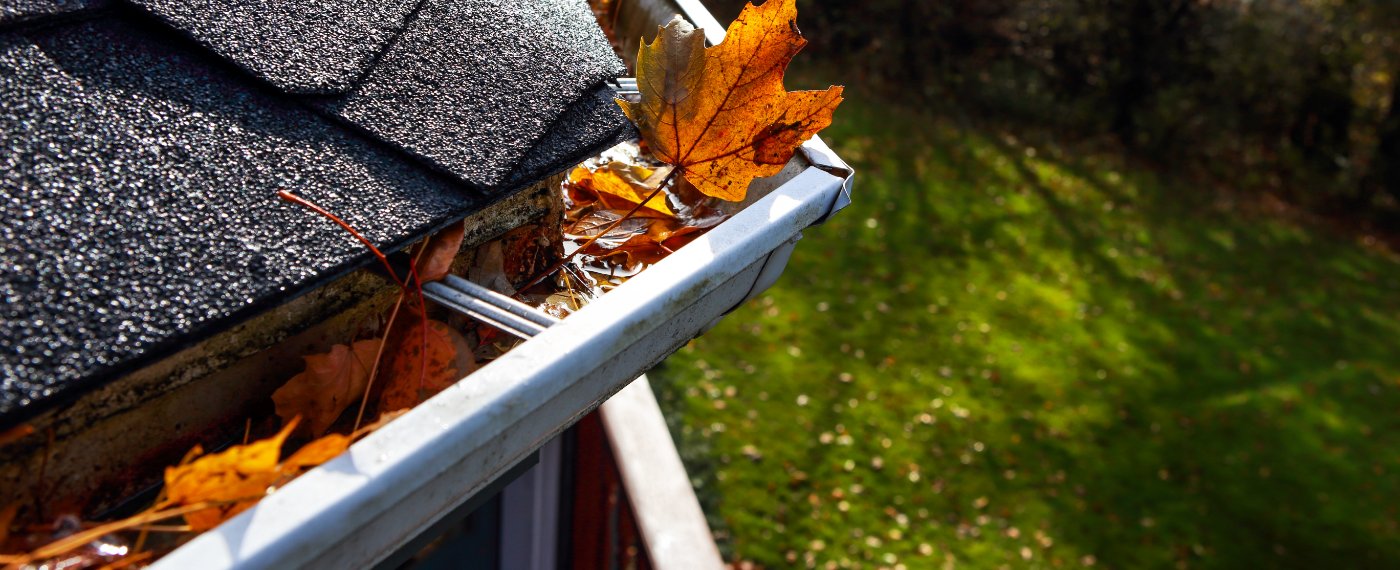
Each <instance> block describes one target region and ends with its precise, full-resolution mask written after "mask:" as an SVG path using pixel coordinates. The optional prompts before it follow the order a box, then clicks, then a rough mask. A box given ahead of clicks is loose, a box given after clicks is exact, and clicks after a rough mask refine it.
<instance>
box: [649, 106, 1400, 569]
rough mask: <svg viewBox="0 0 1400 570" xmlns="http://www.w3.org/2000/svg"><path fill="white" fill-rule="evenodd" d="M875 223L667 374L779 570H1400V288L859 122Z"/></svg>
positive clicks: (825, 238)
mask: <svg viewBox="0 0 1400 570" xmlns="http://www.w3.org/2000/svg"><path fill="white" fill-rule="evenodd" d="M824 136H825V137H826V138H827V140H828V141H829V142H830V143H831V144H832V146H833V147H835V148H836V149H837V151H838V152H839V153H840V154H841V155H842V156H843V157H845V158H846V159H847V160H849V161H850V162H851V163H852V164H853V165H854V166H855V167H856V168H857V169H858V171H859V175H858V176H859V178H858V181H857V187H856V194H855V204H854V205H853V206H852V207H850V208H849V209H848V210H846V211H844V212H842V213H841V214H840V215H839V216H837V217H836V218H835V219H833V220H832V221H831V222H830V223H828V224H827V225H825V226H822V227H818V228H813V229H812V230H810V231H809V232H807V237H806V239H804V240H803V242H802V243H801V244H800V245H799V247H798V249H797V253H796V254H795V255H794V257H793V258H792V261H791V264H790V265H789V267H788V270H787V272H786V274H785V276H784V277H783V279H782V280H781V281H780V282H779V283H778V285H777V286H776V287H774V288H773V289H772V290H771V291H769V292H768V293H766V294H765V295H763V296H762V297H761V298H760V299H759V300H757V301H756V302H754V303H751V304H750V305H748V306H746V307H744V308H743V309H741V310H739V311H738V312H736V313H734V314H733V315H731V316H730V317H729V318H728V319H726V320H725V321H724V323H723V324H722V325H721V326H719V327H718V328H716V329H715V330H713V331H711V332H709V333H708V334H706V335H705V336H704V337H702V338H700V339H699V340H697V341H695V342H693V343H691V345H690V346H688V347H686V348H685V349H683V350H682V351H681V352H679V353H677V354H676V355H675V356H674V357H672V358H671V359H669V360H668V361H667V363H666V364H665V365H664V366H662V367H661V368H660V369H658V370H657V371H655V372H654V373H653V374H652V378H653V382H655V384H656V387H657V389H658V390H659V391H660V392H661V394H662V398H663V405H664V406H665V407H666V409H667V412H668V414H669V415H670V416H671V419H672V421H673V422H674V426H673V427H674V430H675V433H676V436H677V438H678V441H679V442H680V444H681V447H682V452H683V454H684V455H685V456H686V459H687V461H688V466H689V467H690V469H691V473H692V475H693V476H695V478H696V479H697V481H698V483H699V485H700V493H701V495H702V499H703V500H704V502H705V503H706V507H707V509H708V510H709V512H710V514H711V517H712V519H713V520H714V523H715V525H716V526H717V529H718V533H719V536H720V538H721V540H722V541H723V542H724V545H725V548H726V549H727V552H728V553H729V554H730V555H731V556H732V557H734V558H735V559H736V560H742V561H751V562H754V563H756V564H759V565H762V566H767V567H788V566H808V567H810V566H814V565H815V566H818V567H833V566H840V567H846V566H862V567H872V566H885V567H896V566H899V565H903V566H905V567H908V568H934V567H940V566H944V565H949V566H951V565H954V564H956V565H957V566H970V567H1001V566H1011V567H1035V566H1052V567H1053V566H1081V565H1095V566H1096V567H1112V568H1139V567H1151V568H1158V567H1169V566H1174V565H1183V566H1210V567H1240V568H1253V567H1269V566H1291V567H1306V568H1321V567H1329V568H1333V567H1400V524H1397V523H1400V515H1398V514H1397V510H1398V509H1400V261H1397V259H1396V257H1394V256H1392V255H1390V254H1387V253H1385V252H1384V251H1383V250H1381V249H1380V248H1377V247H1367V246H1366V245H1365V244H1364V243H1360V242H1358V240H1356V239H1354V238H1346V237H1342V236H1338V235H1336V234H1334V233H1330V232H1327V231H1324V230H1321V229H1318V228H1316V227H1311V226H1309V225H1308V224H1302V223H1298V222H1293V221H1288V220H1287V219H1285V218H1283V217H1282V216H1277V215H1269V214H1265V213H1258V212H1260V211H1261V208H1245V207H1241V206H1238V205H1231V204H1229V203H1227V201H1225V200H1223V199H1220V198H1219V196H1218V193H1213V192H1212V191H1210V190H1208V189H1205V188H1200V187H1195V186H1192V185H1191V184H1189V183H1186V182H1184V181H1181V180H1176V179H1173V178H1172V177H1171V175H1170V173H1157V172H1153V171H1150V170H1148V169H1144V168H1140V167H1133V166H1130V165H1126V164H1125V163H1124V162H1123V161H1121V160H1116V159H1114V158H1111V157H1108V156H1100V155H1097V154H1095V153H1092V152H1075V151H1071V150H1064V151H1057V150H1054V149H1048V148H1033V147H1031V146H1027V145H1026V144H1025V143H1021V142H1017V141H1016V140H1015V139H1013V138H1011V137H1009V136H1007V135H1005V134H1002V133H998V132H994V131H992V130H989V129H983V128H974V127H960V126H958V125H957V124H955V123H953V122H950V121H945V120H940V119H937V118H933V117H928V116H922V115H920V114H919V113H915V112H906V111H901V110H900V109H899V108H897V107H891V106H887V105H883V104H880V103H878V102H873V101H869V100H865V101H862V100H860V99H859V98H856V97H853V98H852V100H849V101H847V102H846V103H845V104H844V106H843V107H842V108H841V110H840V111H839V112H838V113H837V121H836V124H835V125H833V126H832V127H831V128H830V129H828V131H827V132H826V133H825V135H824Z"/></svg>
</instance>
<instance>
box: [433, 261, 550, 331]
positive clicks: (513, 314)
mask: <svg viewBox="0 0 1400 570" xmlns="http://www.w3.org/2000/svg"><path fill="white" fill-rule="evenodd" d="M423 296H424V297H426V298H428V299H431V300H432V301H434V302H436V303H437V304H439V305H442V306H444V307H447V308H449V309H452V310H454V311H456V312H458V313H461V314H463V315H466V316H468V317H471V318H473V319H476V320H479V321H481V322H483V323H486V324H488V325H491V326H493V327H496V328H498V329H500V330H501V331H502V332H506V333H510V334H511V335H513V336H515V337H517V338H520V339H521V340H529V339H530V338H531V337H533V336H535V335H537V334H540V333H542V332H544V329H547V328H549V327H550V326H551V325H553V324H555V323H558V322H559V319H556V318H554V317H552V316H549V315H547V314H545V313H543V312H541V311H539V310H538V309H535V308H534V307H531V306H529V305H526V304H524V303H521V302H520V301H516V300H515V299H512V298H510V297H507V296H505V295H502V294H500V293H497V292H495V291H492V290H490V289H487V288H485V287H482V286H481V285H477V284H476V283H472V282H471V281H467V280H466V279H463V278H461V277H458V276H456V275H448V276H447V277H444V278H443V279H442V281H433V282H431V283H425V284H423Z"/></svg>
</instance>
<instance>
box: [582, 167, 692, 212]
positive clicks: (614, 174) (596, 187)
mask: <svg viewBox="0 0 1400 570" xmlns="http://www.w3.org/2000/svg"><path fill="white" fill-rule="evenodd" d="M651 175H652V170H651V169H650V168H647V167H645V166H641V165H637V164H627V163H625V162H618V161H613V162H609V163H608V164H606V165H603V166H602V167H599V168H598V169H597V170H589V169H588V168H585V167H583V166H579V167H575V168H574V170H573V172H570V173H569V182H572V183H574V184H578V185H580V186H583V187H585V188H588V189H591V190H593V191H594V192H596V193H597V194H598V195H599V197H600V198H602V199H603V200H604V205H606V206H607V207H609V208H614V209H627V208H626V207H624V206H623V205H622V204H617V203H608V200H607V197H609V196H613V197H617V198H621V199H622V200H623V202H625V203H626V204H628V205H632V204H638V203H641V201H642V200H643V199H645V198H646V197H647V195H649V194H651V193H652V191H653V190H655V188H649V187H647V185H646V182H645V180H646V179H648V178H650V177H651ZM643 207H645V208H650V209H652V210H655V211H656V212H658V213H661V214H665V215H667V216H671V217H675V215H676V213H675V212H672V211H671V207H670V206H667V205H666V196H665V195H664V194H657V195H656V196H655V197H653V198H652V199H650V200H647V203H646V205H645V206H643Z"/></svg>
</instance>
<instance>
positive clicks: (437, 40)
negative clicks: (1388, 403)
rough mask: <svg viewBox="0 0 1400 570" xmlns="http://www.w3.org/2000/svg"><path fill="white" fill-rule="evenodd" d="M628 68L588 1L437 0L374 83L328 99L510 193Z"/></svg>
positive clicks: (357, 119)
mask: <svg viewBox="0 0 1400 570" xmlns="http://www.w3.org/2000/svg"><path fill="white" fill-rule="evenodd" d="M625 71H626V70H625V68H624V67H623V66H622V63H621V61H619V60H618V59H617V56H616V55H615V54H614V53H613V51H612V47H611V46H609V44H608V42H607V39H606V38H605V37H604V36H603V35H602V33H601V32H600V31H599V30H598V27H597V23H596V22H595V20H594V19H593V14H592V12H590V11H589V9H588V6H587V5H586V3H585V2H584V0H556V1H553V2H538V3H534V2H516V1H506V2H502V1H499V0H425V1H424V4H423V5H422V6H421V7H419V9H418V12H417V13H416V15H415V16H414V18H413V19H412V20H411V21H410V22H409V23H408V25H406V26H405V27H404V30H403V33H402V34H401V35H400V36H399V38H398V39H397V40H395V41H394V43H393V44H392V45H391V46H389V49H388V51H386V52H385V53H384V55H383V57H382V58H381V59H380V60H379V62H378V63H377V64H375V66H374V67H373V69H371V70H370V73H369V75H368V76H366V77H365V79H364V81H362V82H361V83H359V84H358V85H357V86H356V87H355V88H354V89H353V90H351V91H350V92H349V93H348V94H347V95H344V96H338V97H329V98H325V99H322V100H321V101H320V103H319V105H320V106H321V108H323V109H325V110H326V111H327V112H329V113H332V114H334V115H335V116H337V117H340V118H341V119H343V120H345V121H347V122H349V123H351V124H353V125H355V126H357V127H360V128H362V129H364V130H366V131H368V132H370V133H372V134H373V135H374V136H376V137H378V138H381V139H383V140H385V141H387V142H389V143H390V144H393V145H397V146H399V147H400V148H402V149H404V150H405V151H407V152H410V153H413V154H414V155H417V156H420V157H422V158H423V159H424V160H427V161H428V162H430V163H432V164H433V165H435V166H437V167H438V168H441V169H443V170H445V171H447V172H451V173H453V174H455V175H457V176H459V177H461V179H462V180H465V181H467V182H468V183H470V184H472V185H474V186H477V187H478V188H482V189H486V190H499V188H497V187H498V186H500V185H502V184H503V183H504V182H506V181H507V180H508V178H509V175H510V173H511V170H512V169H513V168H514V167H515V166H516V164H517V163H519V161H520V160H521V159H522V158H523V157H524V156H525V154H526V153H527V152H529V150H530V148H531V147H532V146H534V142H535V141H536V140H537V139H539V138H540V137H541V136H543V135H544V134H545V132H546V130H547V129H548V128H549V127H550V125H551V124H553V123H554V121H555V119H556V118H557V117H558V116H559V114H560V113H563V112H564V110H565V109H567V108H568V107H569V105H570V104H572V103H573V102H574V101H577V100H578V99H579V98H580V97H583V96H584V95H585V94H587V93H589V92H590V91H591V90H592V89H594V88H595V87H597V86H599V85H600V84H601V83H602V82H603V81H604V80H606V79H609V78H613V77H617V76H619V75H622V74H624V73H625ZM608 113H610V114H613V115H614V116H615V117H616V120H617V121H618V122H619V123H620V121H621V120H622V119H621V114H620V113H619V112H617V111H616V110H612V111H608Z"/></svg>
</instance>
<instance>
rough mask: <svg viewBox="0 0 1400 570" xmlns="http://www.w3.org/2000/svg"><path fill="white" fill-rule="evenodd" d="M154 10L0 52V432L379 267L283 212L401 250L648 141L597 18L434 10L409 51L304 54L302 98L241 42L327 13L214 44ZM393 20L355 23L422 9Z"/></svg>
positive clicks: (244, 21) (339, 48) (54, 31)
mask: <svg viewBox="0 0 1400 570" xmlns="http://www.w3.org/2000/svg"><path fill="white" fill-rule="evenodd" d="M0 1H5V2H6V3H5V4H3V5H0V9H6V10H8V9H11V7H13V6H20V7H21V8H22V7H23V6H24V5H25V4H26V3H18V4H17V3H16V2H15V0H0ZM139 1H140V2H141V3H142V4H143V5H146V6H148V7H151V8H152V10H154V11H156V14H155V15H154V16H152V15H150V14H149V13H147V12H145V11H143V10H139V9H137V8H134V7H131V6H129V5H125V4H121V3H114V5H113V6H112V7H110V8H107V9H105V10H104V11H103V12H102V13H101V14H100V17H91V18H87V17H80V18H72V17H71V15H70V16H65V17H62V18H48V17H47V15H48V14H53V13H66V12H55V11H53V10H48V11H42V10H41V11H30V12H25V13H20V12H18V10H16V11H15V14H11V15H12V16H13V18H12V19H11V25H10V26H8V27H5V28H3V29H0V101H3V110H0V215H2V216H3V217H4V220H5V221H4V222H3V224H0V269H3V271H2V272H0V297H2V298H3V300H4V301H5V302H4V303H3V305H0V429H3V428H4V427H5V426H7V425H12V424H14V423H17V422H19V421H23V420H24V419H26V418H28V417H31V416H32V415H33V414H35V413H38V412H39V411H41V410H42V409H47V408H48V407H51V406H52V405H56V404H57V403H61V402H62V401H65V400H66V399H67V398H70V397H72V396H75V395H76V394H78V393H81V392H82V391H84V390H86V389H88V388H91V387H94V386H97V385H100V384H101V383H103V382H105V381H107V380H110V379H112V378H114V377H117V376H119V375H120V374H121V373H124V372H128V371H130V370H132V369H134V368H136V367H138V366H141V365H144V364H146V363H149V362H151V361H153V360H154V359H156V358H159V357H161V356H164V355H167V354H170V353H172V352H174V351H175V350H178V349H180V348H182V347H184V346H187V345H189V344H191V343H193V342H195V341H197V340H198V339H200V338H204V337H206V336H207V335H209V334H213V333H215V332H217V331H219V330H222V329H224V328H226V327H228V326H230V325H232V324H234V323H236V322H238V321H241V320H243V319H245V318H247V317H249V316H252V315H253V314H256V313H257V312H260V311H262V310H265V309H266V308H268V307H270V306H273V305H276V304H279V303H281V302H284V301H286V300H289V299H291V298H292V297H295V296H296V295H299V294H301V293H304V292H306V291H309V290H311V289H313V288H315V287H317V286H319V285H321V284H324V283H326V282H328V281H330V280H332V279H334V278H336V277H338V276H340V275H343V274H344V273H346V272H348V271H350V270H352V269H354V268H356V267H359V266H362V265H365V264H366V263H367V262H369V261H370V259H371V258H370V257H369V255H368V254H367V253H366V252H365V251H364V248H363V247H362V246H360V245H359V244H358V243H356V242H355V241H353V239H351V238H349V237H348V236H347V235H345V234H344V233H343V232H342V231H341V230H339V229H338V228H335V227H333V226H331V225H330V224H328V223H323V221H321V220H318V219H314V218H313V217H312V216H311V215H310V214H309V213H307V212H305V211H303V210H301V209H298V208H296V207H294V206H291V205H288V204H285V203H282V202H280V201H279V200H277V198H276V197H275V191H276V190H278V189H283V188H285V189H292V190H295V191H296V192H297V193H298V194H301V195H303V196H306V197H307V198H309V199H311V200H313V201H316V202H318V203H320V204H322V205H324V206H326V207H327V208H329V209H331V210H332V211H335V212H337V213H338V214H340V215H342V216H343V217H345V218H346V219H347V221H349V222H350V223H352V224H354V225H355V226H356V227H357V228H359V229H360V231H361V232H363V233H364V234H365V235H366V236H367V237H369V238H370V239H371V240H373V241H375V242H376V243H377V244H380V245H381V247H386V246H387V247H388V248H391V249H392V248H397V247H402V246H403V245H406V244H408V243H409V242H411V241H413V240H414V239H417V238H419V237H421V236H422V235H424V234H426V233H428V232H431V231H433V230H435V229H437V228H439V227H442V226H443V225H445V224H447V223H450V222H452V221H454V220H456V219H460V218H462V217H463V216H466V215H469V214H470V213H472V212H474V211H477V210H480V209H481V208H484V207H485V206H486V205H488V204H490V203H491V202H492V201H493V200H496V199H499V198H501V197H503V196H505V195H507V194H508V193H509V192H511V191H512V190H513V189H515V188H520V187H523V186H525V185H528V184H530V183H533V182H534V181H536V180H539V179H541V178H543V177H544V176H547V175H548V174H550V173H552V172H554V171H558V170H560V169H562V168H564V167H567V166H568V165H569V164H571V163H573V162H576V161H578V160H580V159H581V158H583V157H585V156H587V155H588V154H591V153H593V152H596V151H597V150H599V149H600V148H602V147H604V146H606V145H608V144H611V143H612V142H614V141H616V140H618V139H619V138H620V137H622V136H624V135H626V134H627V133H629V132H630V127H628V126H626V123H625V119H623V118H622V117H621V115H620V113H619V112H618V111H617V109H616V106H615V105H612V104H611V101H610V100H611V92H610V91H609V90H607V89H606V88H603V87H601V85H600V82H601V81H602V80H603V79H605V78H608V77H611V76H613V75H615V74H617V73H619V72H620V67H619V66H620V64H619V63H618V62H617V60H616V58H615V56H613V55H612V53H611V51H607V52H604V51H603V48H606V46H607V44H606V41H605V40H603V39H602V34H601V32H600V31H599V30H597V29H596V25H595V24H594V23H593V22H592V20H591V19H590V20H587V21H585V20H584V19H583V18H582V16H588V17H590V18H591V15H589V14H588V12H587V9H586V7H585V6H583V0H549V1H546V2H541V3H539V4H538V5H535V6H532V5H531V4H530V3H519V2H516V1H513V0H509V1H503V2H488V1H486V0H471V1H468V2H465V3H462V4H460V5H459V6H456V7H447V6H445V5H444V6H441V7H439V6H437V0H427V1H428V2H429V3H428V4H425V5H422V6H418V5H413V6H409V7H408V9H409V11H408V12H407V13H406V15H405V16H404V18H403V24H402V26H401V29H400V30H399V32H398V35H393V34H389V35H387V36H385V35H384V33H383V32H384V30H386V29H388V28H389V27H392V25H388V24H385V25H384V26H381V25H380V23H376V24H374V25H372V26H370V27H371V28H373V29H372V30H369V31H367V32H366V33H368V34H369V35H367V36H365V38H369V39H366V40H364V41H365V42H366V43H364V44H360V43H359V41H358V40H354V39H347V38H350V36H348V35H347V36H336V37H335V38H334V39H333V41H329V43H327V44H326V45H325V46H324V47H325V49H324V50H322V51H316V52H315V53H311V52H312V51H315V50H314V49H313V48H315V47H316V46H313V45H312V44H313V43H315V42H308V41H302V40H301V39H299V38H293V39H292V40H290V41H289V43H287V44H284V45H285V46H288V47H287V49H298V50H306V51H305V52H303V53H305V58H304V59H303V60H302V61H304V62H309V63H307V64H306V65H307V66H308V67H307V69H310V68H311V67H315V69H316V70H319V71H315V72H312V71H307V72H306V73H305V74H303V75H296V74H294V73H292V74H290V75H289V73H290V72H289V71H288V69H291V68H289V67H279V66H280V65H281V64H280V63H278V64H267V65H263V63H266V62H263V63H258V64H256V65H255V64H254V63H255V62H254V63H250V61H248V60H245V59H243V58H244V56H245V55H247V54H248V53H253V52H257V53H261V52H259V51H258V48H256V47H249V45H250V44H248V43H247V42H246V41H245V42H244V43H239V41H241V40H240V38H244V39H246V38H250V37H256V36H257V34H254V33H251V32H247V31H237V30H235V31H229V30H232V29H233V28H236V27H237V26H238V25H242V26H249V27H256V26H261V25H268V26H279V25H283V24H286V25H288V26H290V27H289V28H287V29H279V30H277V31H269V32H268V34H267V35H266V36H262V37H266V38H277V37H282V36H287V37H290V36H295V35H296V33H293V32H290V31H288V30H291V29H293V28H296V27H297V26H305V27H307V29H313V30H314V29H316V25H317V23H316V22H310V23H308V22H309V21H310V20H314V19H315V18H320V17H323V16H324V12H315V10H314V9H310V8H307V10H310V12H306V13H312V12H315V13H312V15H310V16H306V15H304V14H305V13H301V14H302V15H298V14H293V13H292V12H295V11H296V10H297V9H298V7H299V6H300V3H298V2H290V1H282V2H272V4H274V5H277V6H280V7H282V8H285V9H286V11H287V12H286V13H283V11H274V14H273V15H270V16H269V17H268V18H267V19H261V20H260V19H258V18H256V17H248V16H247V15H237V14H235V15H228V16H226V17H223V19H222V20H220V23H218V24H217V25H215V24H212V23H207V22H209V21H210V20H200V19H199V18H200V16H199V14H197V13H194V12H190V13H186V12H183V11H181V12H180V15H179V17H175V16H172V15H171V14H172V13H174V12H175V11H178V10H179V9H177V8H169V7H168V6H166V4H167V2H165V1H164V0H139ZM30 3H32V4H34V5H36V6H40V7H43V6H50V7H51V6H53V5H55V3H54V2H30ZM169 4H174V2H170V3H169ZM308 4H310V3H309V2H308ZM369 4H375V2H370V1H366V2H365V5H366V6H368V5H369ZM444 4H445V3H444ZM351 5H352V6H354V4H353V3H352V4H351ZM385 6H388V5H384V6H380V5H377V4H376V6H375V7H364V8H363V9H364V10H365V11H364V12H361V13H360V15H364V14H369V13H375V14H378V13H380V12H377V11H380V10H389V11H390V12H392V13H395V14H396V13H398V11H402V10H403V9H404V4H402V3H400V4H393V5H392V6H390V7H385ZM163 7H164V8H165V9H166V11H165V12H160V10H161V9H162V8H163ZM536 8H538V9H536ZM346 9H349V8H346ZM356 9H359V8H356ZM191 14H193V15H191ZM46 18H47V19H46ZM211 18H212V16H211ZM191 19H193V20H191ZM482 20H489V21H490V23H489V24H483V23H481V22H480V21H482ZM188 21H198V23H199V26H203V27H199V26H195V25H193V24H189V25H182V22H188ZM503 21H508V22H510V25H503V24H501V22H503ZM14 22H37V23H38V24H41V25H32V26H31V25H29V24H27V23H21V24H14ZM231 22H232V23H231ZM288 22H291V23H290V24H287V23H288ZM356 22H360V20H356ZM234 23H236V24H237V25H235V24H234ZM171 24H174V25H175V27H171ZM220 26H225V27H226V28H227V29H225V28H221V27H220ZM385 26H387V27H385ZM351 27H354V26H353V25H352V26H351ZM221 29H222V30H223V31H222V32H219V33H222V34H223V35H222V36H219V35H218V33H216V32H218V31H219V30H221ZM211 30H212V31H211ZM364 30H368V28H363V29H362V31H364ZM523 30H528V31H529V32H530V33H531V34H535V33H539V34H550V35H551V37H550V38H549V39H526V38H524V37H522V33H521V32H522V31H523ZM357 33H358V32H357ZM463 33H471V34H475V36H474V37H473V38H472V39H471V40H470V41H463V39H462V37H461V36H459V35H457V34H463ZM279 34H281V35H280V36H279ZM288 34H290V36H288ZM216 36H217V37H216ZM298 41H302V44H296V42H298ZM341 41H345V42H348V43H350V44H355V45H354V46H351V47H347V46H346V45H343V44H336V42H341ZM376 41H377V42H380V43H382V44H383V49H382V50H381V53H371V52H373V51H374V50H373V49H370V47H369V46H370V44H373V43H374V42H376ZM219 42H225V43H224V44H220V43H219ZM219 45H225V46H233V47H227V48H220V47H218V46H219ZM316 45H321V44H316ZM600 46H601V47H600ZM235 48H237V49H235ZM240 49H247V50H249V51H238V50H240ZM365 54H370V55H368V56H366V55H365ZM346 62H353V65H350V66H349V67H347V66H345V65H342V64H345V63H346ZM322 64H324V65H323V66H321V67H316V66H317V65H322ZM259 65H261V67H259ZM355 66H359V68H363V69H365V70H366V71H365V73H363V74H358V73H349V72H346V71H345V70H347V69H352V68H355ZM366 66H367V67H366ZM292 67H295V66H292ZM322 71H324V72H325V73H321V72H322ZM293 75H296V76H295V77H292V76H293ZM345 78H349V79H350V81H351V82H350V84H348V85H347V86H346V90H345V91H344V93H341V94H337V95H306V94H304V93H302V92H303V91H305V90H307V89H321V88H326V89H332V88H337V85H338V84H337V83H336V82H337V81H340V80H342V79H345ZM308 85H309V86H312V87H310V88H308V87H307V86H308ZM415 121H416V122H415Z"/></svg>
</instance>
